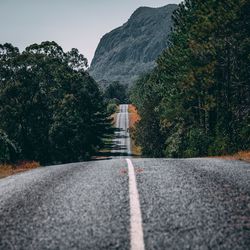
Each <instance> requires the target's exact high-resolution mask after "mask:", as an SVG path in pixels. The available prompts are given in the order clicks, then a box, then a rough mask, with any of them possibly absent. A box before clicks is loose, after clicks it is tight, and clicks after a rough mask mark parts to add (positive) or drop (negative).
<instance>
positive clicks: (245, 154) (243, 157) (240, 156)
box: [209, 150, 250, 163]
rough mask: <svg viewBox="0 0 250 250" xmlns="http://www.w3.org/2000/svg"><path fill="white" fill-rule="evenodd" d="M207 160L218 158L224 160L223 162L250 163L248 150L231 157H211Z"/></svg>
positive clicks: (249, 151)
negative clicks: (237, 161)
mask: <svg viewBox="0 0 250 250" xmlns="http://www.w3.org/2000/svg"><path fill="white" fill-rule="evenodd" d="M209 158H219V159H224V160H239V161H246V162H249V163H250V150H247V151H240V152H238V153H235V154H233V155H222V156H211V157H209Z"/></svg>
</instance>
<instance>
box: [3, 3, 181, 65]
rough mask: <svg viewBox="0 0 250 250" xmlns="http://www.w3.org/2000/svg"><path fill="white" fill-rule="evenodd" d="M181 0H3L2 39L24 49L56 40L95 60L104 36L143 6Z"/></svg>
mask: <svg viewBox="0 0 250 250" xmlns="http://www.w3.org/2000/svg"><path fill="white" fill-rule="evenodd" d="M180 2H181V0H0V30H1V35H0V43H5V42H11V43H12V44H13V45H15V46H17V47H19V48H20V49H21V50H23V49H24V48H25V47H26V46H28V45H30V44H32V43H40V42H42V41H45V40H49V41H52V40H54V41H56V42H57V43H58V44H59V45H61V46H62V47H63V49H64V50H66V51H67V50H70V49H71V48H73V47H74V48H78V49H79V50H80V52H81V53H83V54H84V55H85V57H87V58H88V60H89V62H90V61H91V60H92V58H93V55H94V52H95V49H96V47H97V45H98V43H99V41H100V38H101V37H102V36H103V35H104V34H105V33H107V32H109V31H111V30H112V29H114V28H116V27H118V26H120V25H122V24H123V23H125V22H126V21H127V19H128V18H129V17H130V15H131V14H132V13H133V12H134V10H135V9H136V8H138V7H140V6H150V7H160V6H164V5H167V4H169V3H180Z"/></svg>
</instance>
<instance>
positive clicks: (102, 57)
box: [90, 4, 177, 84]
mask: <svg viewBox="0 0 250 250" xmlns="http://www.w3.org/2000/svg"><path fill="white" fill-rule="evenodd" d="M176 8H177V5H175V4H171V5H167V6H164V7H161V8H149V7H140V8H139V9H137V10H136V11H135V12H134V13H133V14H132V16H131V17H130V18H129V20H128V22H126V23H125V24H124V25H122V26H121V27H119V28H117V29H115V30H113V31H111V32H110V33H108V34H106V35H104V36H103V38H102V39H101V41H100V43H99V45H98V47H97V49H96V52H95V56H94V58H93V61H92V64H91V67H90V74H91V76H93V77H94V79H95V80H96V81H97V82H110V81H120V82H121V83H123V84H131V83H132V82H133V81H134V80H135V79H136V78H137V77H138V76H139V75H141V74H142V73H144V72H148V71H149V70H151V69H152V68H153V67H154V66H155V59H156V58H157V57H158V56H159V55H160V54H161V52H162V51H163V50H164V48H166V47H167V42H168V36H169V33H170V31H171V25H172V21H171V15H172V13H173V11H174V10H175V9H176Z"/></svg>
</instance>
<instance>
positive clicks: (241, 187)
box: [0, 106, 250, 250]
mask: <svg viewBox="0 0 250 250" xmlns="http://www.w3.org/2000/svg"><path fill="white" fill-rule="evenodd" d="M120 111H121V113H120V115H119V116H120V118H119V119H120V122H119V123H118V126H119V127H122V128H123V129H124V128H125V129H126V128H127V125H126V124H125V123H126V122H127V118H126V117H127V116H128V114H127V106H121V108H120ZM119 119H118V121H119ZM127 124H128V123H127ZM125 132H126V130H125V131H124V130H123V131H121V133H123V135H126V136H127V134H125ZM121 133H118V134H117V136H118V138H117V140H116V142H118V144H119V145H120V146H121V145H123V146H122V147H120V149H117V150H121V152H120V153H121V154H122V155H124V154H125V153H126V154H127V155H128V156H123V157H116V158H114V159H112V160H103V161H92V162H83V163H73V164H67V165H61V166H60V165H58V166H50V167H43V168H39V169H35V170H32V171H29V172H25V173H21V174H18V175H15V176H11V177H7V178H5V179H1V180H0V249H4V250H5V249H25V250H28V249H32V250H33V249H131V250H137V249H138V250H140V249H141V250H143V249H164V250H165V249H250V164H248V163H245V162H240V161H226V160H220V159H143V158H141V159H134V158H132V157H131V156H129V155H130V149H129V148H128V145H129V143H130V142H128V140H129V139H128V137H125V136H124V137H123V136H121ZM126 150H127V151H126Z"/></svg>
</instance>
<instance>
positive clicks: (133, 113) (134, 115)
mask: <svg viewBox="0 0 250 250" xmlns="http://www.w3.org/2000/svg"><path fill="white" fill-rule="evenodd" d="M128 112H129V131H130V137H131V148H132V154H133V155H136V156H140V155H141V147H138V146H137V145H135V124H136V122H138V121H139V120H140V116H139V115H138V112H137V109H136V107H135V106H134V105H132V104H130V105H129V106H128Z"/></svg>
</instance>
